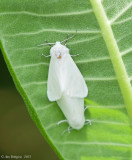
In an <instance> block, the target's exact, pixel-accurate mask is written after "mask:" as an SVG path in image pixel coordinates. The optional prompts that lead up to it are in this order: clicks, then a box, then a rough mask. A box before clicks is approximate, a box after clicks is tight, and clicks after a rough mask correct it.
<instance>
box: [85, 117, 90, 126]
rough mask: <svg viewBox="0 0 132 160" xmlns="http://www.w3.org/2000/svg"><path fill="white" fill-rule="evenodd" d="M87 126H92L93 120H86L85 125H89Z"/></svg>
mask: <svg viewBox="0 0 132 160" xmlns="http://www.w3.org/2000/svg"><path fill="white" fill-rule="evenodd" d="M87 124H89V125H90V126H91V125H92V121H91V120H89V119H86V120H85V124H84V125H87Z"/></svg>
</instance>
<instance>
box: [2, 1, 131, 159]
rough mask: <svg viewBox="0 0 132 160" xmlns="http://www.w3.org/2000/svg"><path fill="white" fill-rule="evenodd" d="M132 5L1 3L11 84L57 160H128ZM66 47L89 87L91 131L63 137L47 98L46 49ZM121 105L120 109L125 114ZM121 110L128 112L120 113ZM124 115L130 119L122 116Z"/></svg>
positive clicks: (87, 128) (54, 108) (55, 111)
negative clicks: (71, 36)
mask: <svg viewBox="0 0 132 160" xmlns="http://www.w3.org/2000/svg"><path fill="white" fill-rule="evenodd" d="M131 16H132V2H131V0H125V1H124V0H116V1H115V0H102V1H99V0H89V1H88V0H81V1H77V0H67V1H63V0H49V1H44V0H38V1H36V0H31V1H27V0H23V1H18V0H12V1H10V0H0V39H1V48H2V51H3V55H4V58H5V61H6V63H7V66H8V69H9V71H10V73H11V75H12V77H13V80H14V83H15V85H16V87H17V89H18V91H19V92H20V94H21V96H22V97H23V99H24V101H25V103H26V105H27V108H28V111H29V113H30V115H31V117H32V119H33V120H34V121H35V123H36V125H37V126H38V128H39V129H40V131H41V133H42V135H43V136H44V137H45V138H46V139H47V141H48V142H49V143H50V144H51V146H52V147H53V149H54V150H55V151H56V153H57V154H58V156H59V157H60V158H61V159H65V160H74V159H75V160H80V159H82V160H86V159H88V160H96V159H97V160H104V159H108V160H127V159H131V158H132V129H131V127H130V124H129V118H128V114H129V116H130V117H131V116H132V109H131V108H132V87H131V84H132V69H131V68H132V63H131V61H132V54H131V52H132V47H131V44H132V37H131V28H132V18H131ZM76 30H77V36H76V37H74V39H72V40H71V41H69V42H68V43H67V46H68V48H69V49H70V53H71V54H79V56H77V57H74V61H75V63H76V64H77V66H78V67H79V69H80V71H81V73H82V74H83V76H84V78H85V80H86V83H87V85H88V88H89V95H88V97H87V98H86V99H85V105H89V108H88V110H87V111H86V112H85V116H86V118H87V119H92V120H94V122H93V124H92V126H84V127H83V129H81V130H79V131H76V130H72V131H71V133H70V134H68V133H65V134H62V132H63V131H64V130H65V129H66V128H67V127H68V124H61V125H60V126H57V125H56V124H57V122H58V121H60V120H62V119H65V117H64V115H63V113H62V112H61V110H60V109H59V107H58V106H57V104H56V102H52V103H51V102H49V100H48V98H47V84H46V83H47V77H48V68H49V62H50V59H49V58H45V57H42V56H41V54H42V53H44V54H47V55H48V54H49V50H50V47H48V46H44V47H37V45H38V44H41V43H44V41H45V40H47V41H49V42H56V41H62V40H64V39H65V38H66V35H67V34H74V33H75V31H76ZM125 106H126V107H125ZM126 108H127V109H126ZM127 112H128V114H127Z"/></svg>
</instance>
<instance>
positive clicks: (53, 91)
mask: <svg viewBox="0 0 132 160" xmlns="http://www.w3.org/2000/svg"><path fill="white" fill-rule="evenodd" d="M59 68H60V66H59V64H58V63H57V61H56V58H55V57H54V56H52V57H51V60H50V65H49V73H48V82H47V95H48V98H49V100H50V101H56V100H58V99H60V98H61V95H62V91H61V86H60V81H59Z"/></svg>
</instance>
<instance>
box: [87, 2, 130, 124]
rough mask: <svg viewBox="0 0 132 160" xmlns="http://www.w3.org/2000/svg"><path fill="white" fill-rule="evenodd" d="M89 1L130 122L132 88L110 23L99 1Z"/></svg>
mask: <svg viewBox="0 0 132 160" xmlns="http://www.w3.org/2000/svg"><path fill="white" fill-rule="evenodd" d="M90 1H91V4H92V7H93V9H94V13H95V16H96V18H97V21H98V23H99V25H100V28H101V31H102V35H103V38H104V41H105V43H106V46H107V48H108V51H109V54H110V58H111V61H112V64H113V67H114V70H115V73H116V76H117V79H118V82H119V85H120V88H121V92H122V95H123V98H124V101H125V105H126V109H127V112H128V115H129V117H130V120H131V122H132V87H131V84H130V80H129V77H128V75H127V72H126V69H125V66H124V63H123V60H122V57H121V54H120V51H119V48H118V46H117V43H116V40H115V38H114V35H113V31H112V29H111V25H110V22H109V20H108V18H107V16H106V14H105V11H104V8H103V6H102V4H101V1H100V0H90Z"/></svg>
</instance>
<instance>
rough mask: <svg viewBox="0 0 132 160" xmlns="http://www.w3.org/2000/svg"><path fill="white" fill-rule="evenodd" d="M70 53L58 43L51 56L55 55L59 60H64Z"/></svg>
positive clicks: (52, 49)
mask: <svg viewBox="0 0 132 160" xmlns="http://www.w3.org/2000/svg"><path fill="white" fill-rule="evenodd" d="M68 53H69V49H68V48H67V47H66V46H65V45H62V44H61V43H60V42H56V43H55V45H54V46H53V47H52V48H51V49H50V55H51V56H52V55H55V56H56V58H57V59H62V58H63V57H64V56H65V55H66V54H68Z"/></svg>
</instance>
